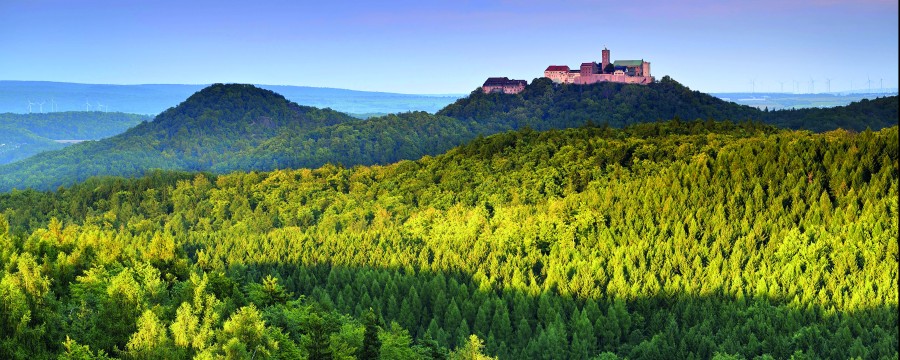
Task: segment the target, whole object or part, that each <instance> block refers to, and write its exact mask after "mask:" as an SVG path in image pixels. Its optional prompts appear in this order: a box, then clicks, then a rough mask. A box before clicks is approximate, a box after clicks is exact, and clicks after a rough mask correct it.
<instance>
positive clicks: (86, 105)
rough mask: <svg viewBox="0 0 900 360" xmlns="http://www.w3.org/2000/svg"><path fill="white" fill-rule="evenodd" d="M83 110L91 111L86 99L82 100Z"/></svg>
mask: <svg viewBox="0 0 900 360" xmlns="http://www.w3.org/2000/svg"><path fill="white" fill-rule="evenodd" d="M84 111H91V103H90V102H88V101H87V100H85V101H84Z"/></svg>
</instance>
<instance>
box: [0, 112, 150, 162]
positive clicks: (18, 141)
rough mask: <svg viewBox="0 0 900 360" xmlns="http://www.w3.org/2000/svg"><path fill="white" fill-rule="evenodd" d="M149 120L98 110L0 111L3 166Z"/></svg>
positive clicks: (101, 137) (0, 151)
mask: <svg viewBox="0 0 900 360" xmlns="http://www.w3.org/2000/svg"><path fill="white" fill-rule="evenodd" d="M150 119H151V118H150V117H149V116H145V115H135V114H124V113H118V112H99V111H91V112H80V111H67V112H52V113H32V114H11V113H4V114H0V165H2V164H7V163H11V162H14V161H17V160H21V159H25V158H27V157H29V156H32V155H34V154H37V153H40V152H42V151H48V150H56V149H61V148H63V147H65V146H67V145H69V144H70V143H71V142H73V141H84V140H99V139H103V138H106V137H110V136H113V135H117V134H120V133H122V132H124V131H125V130H127V129H128V128H131V127H133V126H135V125H137V124H140V123H141V122H142V121H148V120H150ZM60 140H63V141H66V142H59V141H60Z"/></svg>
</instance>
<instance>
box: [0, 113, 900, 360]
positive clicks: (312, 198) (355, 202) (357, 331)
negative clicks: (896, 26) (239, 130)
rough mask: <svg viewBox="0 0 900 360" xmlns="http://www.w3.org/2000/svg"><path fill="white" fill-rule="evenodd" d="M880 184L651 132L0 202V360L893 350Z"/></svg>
mask: <svg viewBox="0 0 900 360" xmlns="http://www.w3.org/2000/svg"><path fill="white" fill-rule="evenodd" d="M898 174H900V172H898V128H897V127H896V126H894V127H891V128H887V129H882V130H880V131H863V132H849V131H832V132H826V133H821V134H817V133H811V132H809V131H788V130H779V129H775V128H773V127H771V126H766V125H760V124H756V123H741V124H734V123H730V122H713V121H669V122H662V123H657V122H653V123H646V124H638V125H634V126H630V127H628V128H625V129H613V128H608V127H591V126H586V127H580V128H575V129H566V130H552V131H547V132H537V131H533V130H529V129H524V130H520V131H517V132H506V133H503V134H497V135H494V136H490V137H485V138H481V139H478V140H475V141H472V142H471V143H469V144H467V145H464V146H461V147H458V148H455V149H453V150H451V151H449V152H447V153H445V154H442V155H439V156H436V157H424V158H422V159H419V160H415V161H402V162H398V163H395V164H391V165H387V166H373V167H352V168H349V167H340V166H334V165H328V166H324V167H321V168H317V169H298V170H278V171H273V172H268V173H260V172H249V173H231V174H228V175H212V176H210V175H207V174H195V175H192V174H170V173H163V172H159V173H155V174H154V175H153V176H152V177H148V178H141V179H134V180H128V179H121V178H103V179H92V180H90V181H88V182H85V183H81V184H78V185H75V186H73V187H70V188H65V189H62V190H61V191H54V192H37V191H32V190H29V191H15V192H10V193H6V194H0V214H2V215H0V358H4V359H6V358H9V359H25V358H28V359H45V358H57V355H59V354H63V356H59V358H63V359H72V358H79V357H78V356H79V355H80V356H84V353H85V352H88V351H90V352H93V353H94V354H96V353H98V352H103V353H105V354H109V355H111V356H116V357H121V358H125V359H136V358H164V359H170V358H171V359H180V358H193V357H195V356H196V357H199V358H216V357H220V356H227V357H230V358H241V357H242V356H244V357H245V358H249V357H250V355H249V354H255V356H256V358H262V359H281V358H319V359H321V358H335V359H339V358H340V359H346V358H348V357H349V356H357V357H359V358H367V359H371V358H377V356H373V354H372V353H371V352H367V351H371V350H373V349H374V350H375V351H380V352H381V358H388V359H446V354H447V349H453V348H457V349H459V348H460V347H462V348H463V349H465V348H466V347H469V348H477V343H478V341H477V339H474V340H475V341H469V339H471V338H470V337H469V336H470V335H471V334H475V335H477V337H478V338H480V339H482V340H484V345H485V346H484V348H483V352H484V353H487V354H488V355H492V356H497V357H499V358H501V359H591V358H596V359H616V358H630V359H663V358H672V359H694V358H696V359H711V358H718V359H735V358H745V359H770V358H775V359H789V358H794V359H850V358H862V359H891V358H893V359H895V358H897V354H898V353H897V351H898V326H897V320H898V308H897V306H898V288H897V285H898V282H897V279H898V261H897V259H898V246H897V245H898V244H897V241H896V240H897V239H896V236H897V232H898V219H900V217H898V206H897V204H898V203H897V196H898ZM296 299H300V300H299V301H295V300H296ZM315 304H319V305H315ZM369 309H371V311H372V312H371V313H370V312H369V311H370V310H369ZM340 314H348V315H351V316H355V317H363V318H370V317H375V318H378V319H383V321H382V322H381V326H377V324H376V323H377V322H375V321H367V322H364V323H367V324H369V325H370V326H368V328H369V329H371V330H372V331H369V330H364V326H363V325H362V323H360V322H358V321H356V320H353V319H352V318H347V317H345V316H343V315H340ZM372 315H374V316H372ZM389 324H390V325H389ZM379 340H380V345H379V343H378V341H379ZM428 344H430V346H426V345H428ZM469 344H475V345H476V346H469ZM426 347H427V348H426ZM379 349H380V350H379ZM79 353H80V354H79ZM463 355H466V357H463ZM456 356H459V357H456ZM456 356H453V357H451V359H477V358H479V357H475V356H473V354H459V353H457V354H456Z"/></svg>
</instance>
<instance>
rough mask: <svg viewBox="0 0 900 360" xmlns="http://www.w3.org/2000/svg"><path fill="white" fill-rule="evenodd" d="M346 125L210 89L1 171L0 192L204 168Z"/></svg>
mask: <svg viewBox="0 0 900 360" xmlns="http://www.w3.org/2000/svg"><path fill="white" fill-rule="evenodd" d="M348 121H358V120H356V119H354V118H352V117H350V116H348V115H345V114H343V113H339V112H336V111H332V110H327V109H326V110H321V109H316V108H312V107H306V106H299V105H297V104H294V103H291V102H289V101H287V100H286V99H284V97H282V96H281V95H278V94H276V93H274V92H272V91H269V90H263V89H259V88H256V87H254V86H251V85H222V84H216V85H213V86H210V87H207V88H205V89H203V90H202V91H199V92H197V93H196V94H194V95H192V96H191V97H189V98H188V99H187V100H185V101H184V102H183V103H181V104H180V105H178V106H177V107H174V108H170V109H168V110H166V111H164V112H162V113H161V114H159V115H158V116H157V117H156V118H155V119H154V120H153V121H152V122H146V123H142V124H140V125H138V126H136V127H134V128H132V129H130V130H129V131H127V132H125V133H123V134H121V135H118V136H115V137H112V138H109V139H105V140H102V141H96V142H85V143H80V144H76V145H73V146H71V147H68V148H66V149H63V150H60V151H56V152H49V153H43V154H39V155H37V156H35V157H33V158H31V159H28V160H27V161H22V162H18V163H15V164H9V165H5V166H2V167H0V189H2V190H9V189H11V188H14V187H18V188H26V187H38V188H42V189H47V188H55V187H56V186H58V185H64V184H72V183H74V182H76V181H82V180H84V179H86V178H88V177H90V176H97V175H115V176H137V175H141V174H143V173H144V172H145V171H147V170H150V169H172V170H192V171H203V170H208V169H211V168H213V167H214V166H216V165H217V164H219V163H221V162H224V161H226V160H228V159H230V158H231V157H233V156H235V155H236V154H238V153H240V152H242V151H248V150H250V149H253V148H254V147H256V146H257V145H259V144H261V143H262V142H263V141H265V140H267V139H269V138H271V137H274V136H276V135H278V134H281V133H291V134H300V133H303V132H305V131H308V130H310V129H314V128H318V127H322V126H329V125H335V124H339V123H343V122H348Z"/></svg>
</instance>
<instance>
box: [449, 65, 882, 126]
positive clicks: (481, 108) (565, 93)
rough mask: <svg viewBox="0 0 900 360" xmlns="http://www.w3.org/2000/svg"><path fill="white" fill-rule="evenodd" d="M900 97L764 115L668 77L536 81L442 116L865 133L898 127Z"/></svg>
mask: <svg viewBox="0 0 900 360" xmlns="http://www.w3.org/2000/svg"><path fill="white" fill-rule="evenodd" d="M898 107H900V106H898V103H897V96H892V97H885V98H879V99H876V100H863V101H860V102H854V103H852V104H850V105H847V106H838V107H834V108H826V109H802V110H779V111H771V112H768V111H760V110H758V109H756V108H753V107H750V106H745V105H738V104H735V103H732V102H727V101H724V100H721V99H719V98H717V97H714V96H712V95H709V94H704V93H701V92H699V91H691V90H690V89H688V88H687V87H685V86H683V85H681V84H679V83H678V82H676V81H674V80H672V79H671V78H669V77H668V76H666V77H664V78H662V80H660V81H659V82H657V83H653V84H650V85H647V86H639V85H625V84H617V83H598V84H593V85H554V84H553V83H552V82H551V81H550V80H549V79H547V78H539V79H535V80H534V81H533V82H532V83H531V85H529V86H528V87H526V88H525V91H523V92H522V93H521V94H519V95H505V94H484V93H482V92H481V91H480V90H476V91H473V92H472V93H471V94H470V95H469V97H466V98H462V99H459V100H457V101H456V102H455V103H453V104H450V105H448V106H447V107H446V108H444V109H443V110H441V111H439V112H438V115H444V116H449V117H454V118H457V119H461V120H464V121H476V122H479V123H493V124H502V125H506V126H509V127H511V128H520V127H524V126H529V127H532V128H534V129H542V130H543V129H551V128H554V129H564V128H568V127H573V126H579V125H580V124H583V123H584V122H585V121H588V120H590V121H592V122H593V123H595V124H603V123H606V124H609V125H610V126H613V127H623V126H627V125H630V124H635V123H640V122H648V121H657V120H659V119H664V120H666V119H673V118H676V117H677V118H681V119H685V120H694V119H716V120H731V121H742V120H748V119H752V120H756V121H762V122H764V123H767V124H772V125H776V126H778V127H782V128H788V129H797V130H801V129H806V130H813V131H816V132H822V131H829V130H835V129H839V128H842V129H847V130H856V131H862V130H865V129H866V128H871V129H875V130H877V129H882V128H885V127H890V126H893V125H896V124H897V121H898V119H900V118H898V114H897V111H898Z"/></svg>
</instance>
